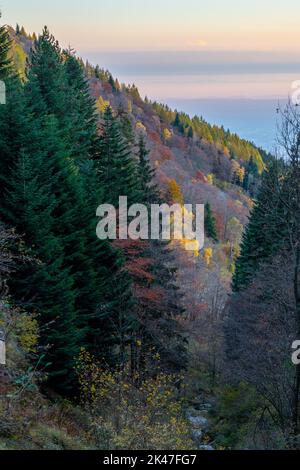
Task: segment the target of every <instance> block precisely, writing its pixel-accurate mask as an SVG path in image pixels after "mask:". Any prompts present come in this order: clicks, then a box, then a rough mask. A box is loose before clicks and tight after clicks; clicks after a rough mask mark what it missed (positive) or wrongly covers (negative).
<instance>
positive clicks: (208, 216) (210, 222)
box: [204, 202, 218, 242]
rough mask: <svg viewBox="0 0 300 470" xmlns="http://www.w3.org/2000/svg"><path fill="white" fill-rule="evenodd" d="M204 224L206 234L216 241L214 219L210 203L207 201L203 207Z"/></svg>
mask: <svg viewBox="0 0 300 470" xmlns="http://www.w3.org/2000/svg"><path fill="white" fill-rule="evenodd" d="M204 225H205V234H206V236H207V237H209V238H211V239H212V240H214V241H215V242H217V241H218V235H217V229H216V219H215V217H214V215H213V213H212V210H211V207H210V204H209V203H208V202H207V203H206V204H205V208H204Z"/></svg>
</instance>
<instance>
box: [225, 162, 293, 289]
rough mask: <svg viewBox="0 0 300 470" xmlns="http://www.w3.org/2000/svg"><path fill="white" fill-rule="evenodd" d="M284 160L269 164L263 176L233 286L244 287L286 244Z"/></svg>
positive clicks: (243, 240) (235, 287)
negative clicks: (282, 182)
mask: <svg viewBox="0 0 300 470" xmlns="http://www.w3.org/2000/svg"><path fill="white" fill-rule="evenodd" d="M281 168H282V162H276V161H274V162H273V163H271V164H270V166H269V168H268V169H267V170H266V171H265V172H264V174H263V177H262V183H261V188H260V191H259V194H258V196H257V200H256V201H255V204H254V207H253V209H252V211H251V215H250V219H249V223H248V225H247V227H246V230H245V232H244V235H243V239H242V244H241V254H240V256H239V258H238V260H237V262H236V270H235V274H234V276H233V289H234V290H236V291H238V290H240V289H242V288H245V287H246V286H247V285H248V283H249V281H250V280H251V279H252V277H253V275H254V274H255V272H256V271H257V269H258V267H259V265H260V264H261V263H262V262H264V261H265V260H266V259H267V258H269V257H270V256H271V255H272V254H273V253H275V252H276V251H277V250H278V248H279V246H281V244H282V243H283V238H284V236H285V233H286V228H285V226H284V224H283V223H282V220H284V216H283V214H284V207H283V205H282V203H281V197H279V194H280V187H281V176H280V175H281Z"/></svg>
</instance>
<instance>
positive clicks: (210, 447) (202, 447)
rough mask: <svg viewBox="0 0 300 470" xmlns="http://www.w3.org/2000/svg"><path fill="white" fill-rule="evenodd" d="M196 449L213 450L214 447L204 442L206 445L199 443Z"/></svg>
mask: <svg viewBox="0 0 300 470" xmlns="http://www.w3.org/2000/svg"><path fill="white" fill-rule="evenodd" d="M198 449H199V450H215V449H214V448H213V446H210V445H208V444H206V445H201V446H199V447H198Z"/></svg>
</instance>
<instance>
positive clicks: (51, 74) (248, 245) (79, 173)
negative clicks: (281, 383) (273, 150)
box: [0, 26, 299, 450]
mask: <svg viewBox="0 0 300 470" xmlns="http://www.w3.org/2000/svg"><path fill="white" fill-rule="evenodd" d="M0 79H1V80H4V81H5V84H6V92H7V93H6V95H7V96H6V99H7V102H6V105H4V106H0V181H1V184H0V192H1V198H0V201H1V202H0V220H1V230H0V274H1V297H0V304H1V314H0V315H1V316H0V322H1V323H0V329H1V331H3V335H4V337H5V340H6V347H7V365H6V366H0V368H1V369H0V373H1V377H0V393H1V400H0V413H1V423H0V447H2V448H4V449H10V448H16V449H21V448H26V449H39V448H42V449H46V448H49V449H89V448H90V449H195V448H197V449H198V448H199V449H203V450H206V449H207V450H209V449H213V448H215V449H224V448H241V447H249V448H254V447H263V446H264V445H268V446H270V447H275V448H276V447H280V446H283V445H286V442H289V441H288V439H286V426H287V425H285V427H284V426H281V427H279V428H278V427H276V423H275V422H274V420H273V415H274V413H273V408H274V409H275V410H277V408H276V406H277V402H276V400H273V402H272V401H271V404H269V403H270V402H268V398H267V397H265V394H264V392H263V390H261V388H260V387H259V385H260V384H261V382H259V384H258V383H257V381H258V380H260V377H259V376H258V377H256V376H255V380H252V375H251V374H250V373H249V374H250V375H249V376H247V374H246V372H245V374H244V373H243V371H246V370H247V369H244V368H243V365H241V364H243V363H240V364H238V365H237V366H236V367H235V370H234V371H233V370H232V364H235V362H234V361H236V360H237V361H242V360H243V358H242V356H239V357H236V356H235V351H237V350H238V346H236V345H234V344H233V341H238V345H239V347H240V345H241V344H243V342H244V341H245V340H244V338H243V337H241V339H239V338H238V336H237V337H234V338H233V336H232V335H231V333H230V332H231V331H232V330H233V329H234V330H236V331H237V334H241V335H242V334H246V333H244V331H243V327H242V326H240V322H241V319H243V320H244V316H243V314H241V316H240V315H239V313H240V309H243V312H246V313H247V314H248V315H249V312H250V311H251V312H252V311H253V305H252V304H251V308H250V307H249V304H247V302H251V299H253V298H255V296H254V295H253V294H252V292H251V289H253V284H252V283H253V282H257V283H258V284H259V286H260V288H261V289H262V288H263V285H264V284H263V282H262V281H261V277H262V278H263V280H264V282H269V281H266V279H269V277H268V276H266V275H265V274H264V273H265V272H267V271H264V270H267V269H273V267H272V266H274V265H273V264H272V263H275V265H276V263H280V262H281V261H280V259H281V258H280V257H278V258H277V257H276V256H277V252H278V250H279V249H282V250H284V248H283V247H284V246H285V247H288V245H285V242H286V239H287V236H286V237H285V235H284V233H285V230H281V225H280V223H282V220H284V217H286V212H285V209H284V208H282V207H281V206H280V203H279V202H278V201H281V196H280V197H279V196H278V197H279V199H278V201H277V202H274V210H275V209H276V211H278V210H279V211H280V210H281V211H282V212H281V215H282V218H281V219H280V218H278V213H277V212H276V213H275V212H274V211H271V212H270V213H269V212H268V213H269V219H268V220H270V221H274V220H276V221H277V223H278V224H279V225H276V227H275V228H274V233H273V232H270V231H268V232H266V230H264V228H265V226H264V224H266V223H269V222H268V221H267V222H266V220H265V219H264V215H263V214H264V212H262V209H261V207H262V206H263V207H264V210H265V209H266V210H268V211H269V205H268V204H269V203H270V200H269V196H268V192H267V191H268V190H270V188H269V186H268V184H269V180H271V181H272V184H273V185H274V187H275V186H276V191H278V185H279V182H280V185H282V188H281V191H282V194H284V195H285V194H286V193H287V191H288V189H287V188H289V185H290V184H292V186H293V187H295V184H294V180H293V181H291V182H288V181H289V180H288V178H296V175H297V171H298V166H297V165H298V161H297V162H294V163H293V164H295V165H296V167H295V168H296V169H297V171H296V172H295V171H294V172H291V167H289V166H287V167H286V166H285V165H283V164H281V165H282V168H281V166H280V168H278V167H277V166H275V167H272V168H271V170H270V171H264V170H265V163H266V162H267V161H268V162H269V161H273V159H272V158H271V157H270V156H268V155H266V154H265V153H264V152H263V151H261V150H259V149H257V148H256V147H255V146H254V145H253V144H251V143H249V142H247V141H244V140H242V139H240V138H239V137H238V136H236V135H233V134H231V133H230V132H229V131H226V130H224V129H223V128H218V127H216V126H212V125H210V124H208V123H207V122H205V120H204V119H202V118H200V117H194V118H190V117H189V116H187V115H185V114H184V113H181V112H180V111H173V110H171V109H169V108H168V107H166V106H165V105H162V104H159V103H156V102H151V101H150V100H149V99H147V98H145V99H143V98H142V97H141V96H140V94H139V91H138V89H137V88H136V87H135V86H134V85H125V84H120V83H119V81H118V80H117V79H116V78H113V77H112V75H111V74H110V73H109V72H108V71H106V70H104V69H102V68H100V67H99V66H92V65H91V64H89V63H83V61H82V60H81V59H80V58H78V57H77V56H76V54H75V53H74V51H72V50H63V49H61V47H60V45H59V44H58V42H57V41H56V39H55V38H54V37H53V36H52V35H51V33H50V32H49V30H48V29H47V28H46V27H45V28H44V30H43V32H42V33H41V34H40V35H36V34H32V35H29V34H27V33H26V31H25V29H24V28H23V27H19V26H17V28H16V29H15V30H14V29H12V28H10V27H9V28H5V27H2V28H1V29H0ZM200 111H201V110H200ZM293 168H294V167H293ZM282 171H283V172H285V173H283V174H284V176H285V175H286V174H287V175H288V176H287V177H286V178H285V177H284V178H282V173H281V172H282ZM262 174H263V176H262ZM274 175H275V176H274ZM274 178H277V179H276V181H275V180H274ZM282 180H284V181H285V183H282ZM297 181H298V180H297ZM277 183H278V185H277ZM260 186H261V188H260ZM266 188H267V189H266ZM257 194H258V196H257ZM276 194H277V193H276ZM280 194H281V193H280ZM120 195H127V197H128V203H129V204H134V203H144V204H146V205H149V204H151V203H157V202H159V201H162V200H164V201H166V202H168V203H173V202H174V203H179V204H183V203H198V204H201V203H203V204H205V230H206V241H205V246H204V248H203V249H202V250H198V249H197V247H196V248H195V250H194V251H193V252H188V251H186V250H185V249H184V244H185V241H184V240H183V241H182V242H181V243H178V242H177V243H175V242H171V243H165V242H157V241H150V240H138V241H134V240H116V241H112V242H111V241H101V240H99V239H98V238H97V237H96V225H97V218H96V209H97V207H98V206H99V204H101V203H108V204H113V205H115V206H117V205H118V199H119V196H120ZM253 198H257V202H256V203H255V205H254V208H253ZM293 201H294V199H293ZM272 204H273V202H272ZM293 204H296V202H293ZM272 207H273V206H272ZM280 207H281V208H280ZM294 209H295V207H294V206H293V208H292V209H291V211H293V210H294ZM250 210H251V214H252V215H251V218H250V223H249V225H248V228H247V230H246V232H245V234H244V238H243V243H242V246H241V252H240V242H241V237H242V232H243V227H244V226H245V225H246V223H247V220H248V216H249V211H250ZM291 214H292V212H290V215H291ZM279 220H281V222H279ZM289 220H290V223H291V230H296V231H295V232H293V234H294V238H293V240H294V241H295V240H297V236H298V235H299V234H298V232H297V230H298V226H297V228H296V226H295V223H296V222H295V221H294V219H293V218H292V216H291V217H290V219H289ZM271 225H272V224H271V222H270V226H271ZM272 227H273V225H272ZM279 232H280V236H279ZM266 233H268V235H266ZM277 235H278V236H277ZM268 237H269V238H268ZM298 239H299V237H298ZM262 249H263V251H264V252H263V253H261V250H262ZM287 249H288V248H287ZM293 249H294V245H293ZM255 250H257V251H255ZM289 252H293V253H294V251H293V250H292V248H291V247H290V249H289ZM284 253H285V252H284V251H282V256H283V257H284ZM274 254H276V256H275V255H274ZM278 256H279V255H278ZM265 258H266V259H268V260H272V262H270V263H271V264H270V265H269V266H268V265H267V267H265V266H263V267H262V268H261V266H260V262H261V260H262V259H265ZM236 265H237V268H236V267H235V266H236ZM289 266H290V265H289ZM287 269H288V268H287ZM276 272H279V271H276ZM232 275H234V277H233V289H234V294H233V295H231V290H232V289H231V279H232ZM255 276H256V277H255ZM276 279H277V278H276ZM286 279H287V282H288V279H289V278H288V273H287V274H286ZM276 282H279V279H277V280H276ZM258 292H260V291H259V289H258V290H256V291H255V295H256V296H257V295H260V294H258ZM229 296H231V297H230V299H229ZM241 297H242V300H241ZM274 298H275V297H274ZM297 301H298V300H297ZM269 305H270V304H268V308H269V309H272V307H271V306H269ZM258 310H259V309H258ZM228 312H229V313H228ZM230 312H231V313H230ZM265 312H268V310H264V313H265ZM254 313H255V315H257V316H259V315H260V314H261V312H260V311H257V312H256V311H255V312H254ZM259 319H260V317H259ZM261 321H263V319H261ZM250 330H251V334H253V330H252V329H251V328H250ZM245 331H246V330H245ZM249 334H250V333H249ZM0 339H1V338H0ZM289 339H290V336H289ZM251 344H252V343H251ZM254 344H256V336H253V345H252V346H253V348H254ZM267 344H268V343H263V344H262V348H265V347H266V346H267ZM225 349H228V357H230V355H231V354H232V353H233V354H234V357H233V358H232V361H229V362H228V360H226V357H225V354H224V351H225ZM260 353H261V352H260ZM256 354H259V350H257V351H256ZM261 354H262V353H261ZM258 359H259V357H258ZM265 373H266V370H261V371H260V372H259V374H265ZM267 375H268V378H270V375H269V374H267ZM250 376H251V377H250ZM250 379H251V380H250ZM256 380H257V381H256ZM264 384H265V383H264ZM267 386H268V384H266V387H267ZM268 406H269V407H271V408H272V407H273V408H272V409H271V411H270V414H269V415H268V416H267V417H266V416H265V411H264V410H265V408H266V407H268ZM296 408H297V405H296ZM295 413H296V412H295V407H294V414H293V420H294V421H293V422H294V430H295V433H297V429H296V428H297V426H298V420H299V418H298V416H296V417H295ZM260 414H261V415H260ZM284 416H285V415H284ZM281 418H282V416H281V415H280V419H281ZM276 419H277V418H276ZM278 419H279V417H278ZM258 421H259V423H260V424H261V423H263V425H262V426H260V427H257V423H258ZM275 421H276V420H275ZM287 422H288V424H289V425H290V422H291V420H290V421H288V418H287ZM285 423H286V421H285ZM266 429H268V430H271V431H272V432H271V431H270V432H271V434H272V437H271V438H270V440H269V441H268V443H267V444H265V442H264V439H265V430H266ZM254 430H256V435H255V439H256V441H255V439H253V433H254Z"/></svg>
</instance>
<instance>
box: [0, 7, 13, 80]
mask: <svg viewBox="0 0 300 470" xmlns="http://www.w3.org/2000/svg"><path fill="white" fill-rule="evenodd" d="M0 18H1V12H0ZM10 47H11V40H10V37H9V34H8V31H7V29H6V26H1V27H0V80H5V79H6V78H7V77H8V75H9V74H10V70H11V60H10V58H9V50H10Z"/></svg>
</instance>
